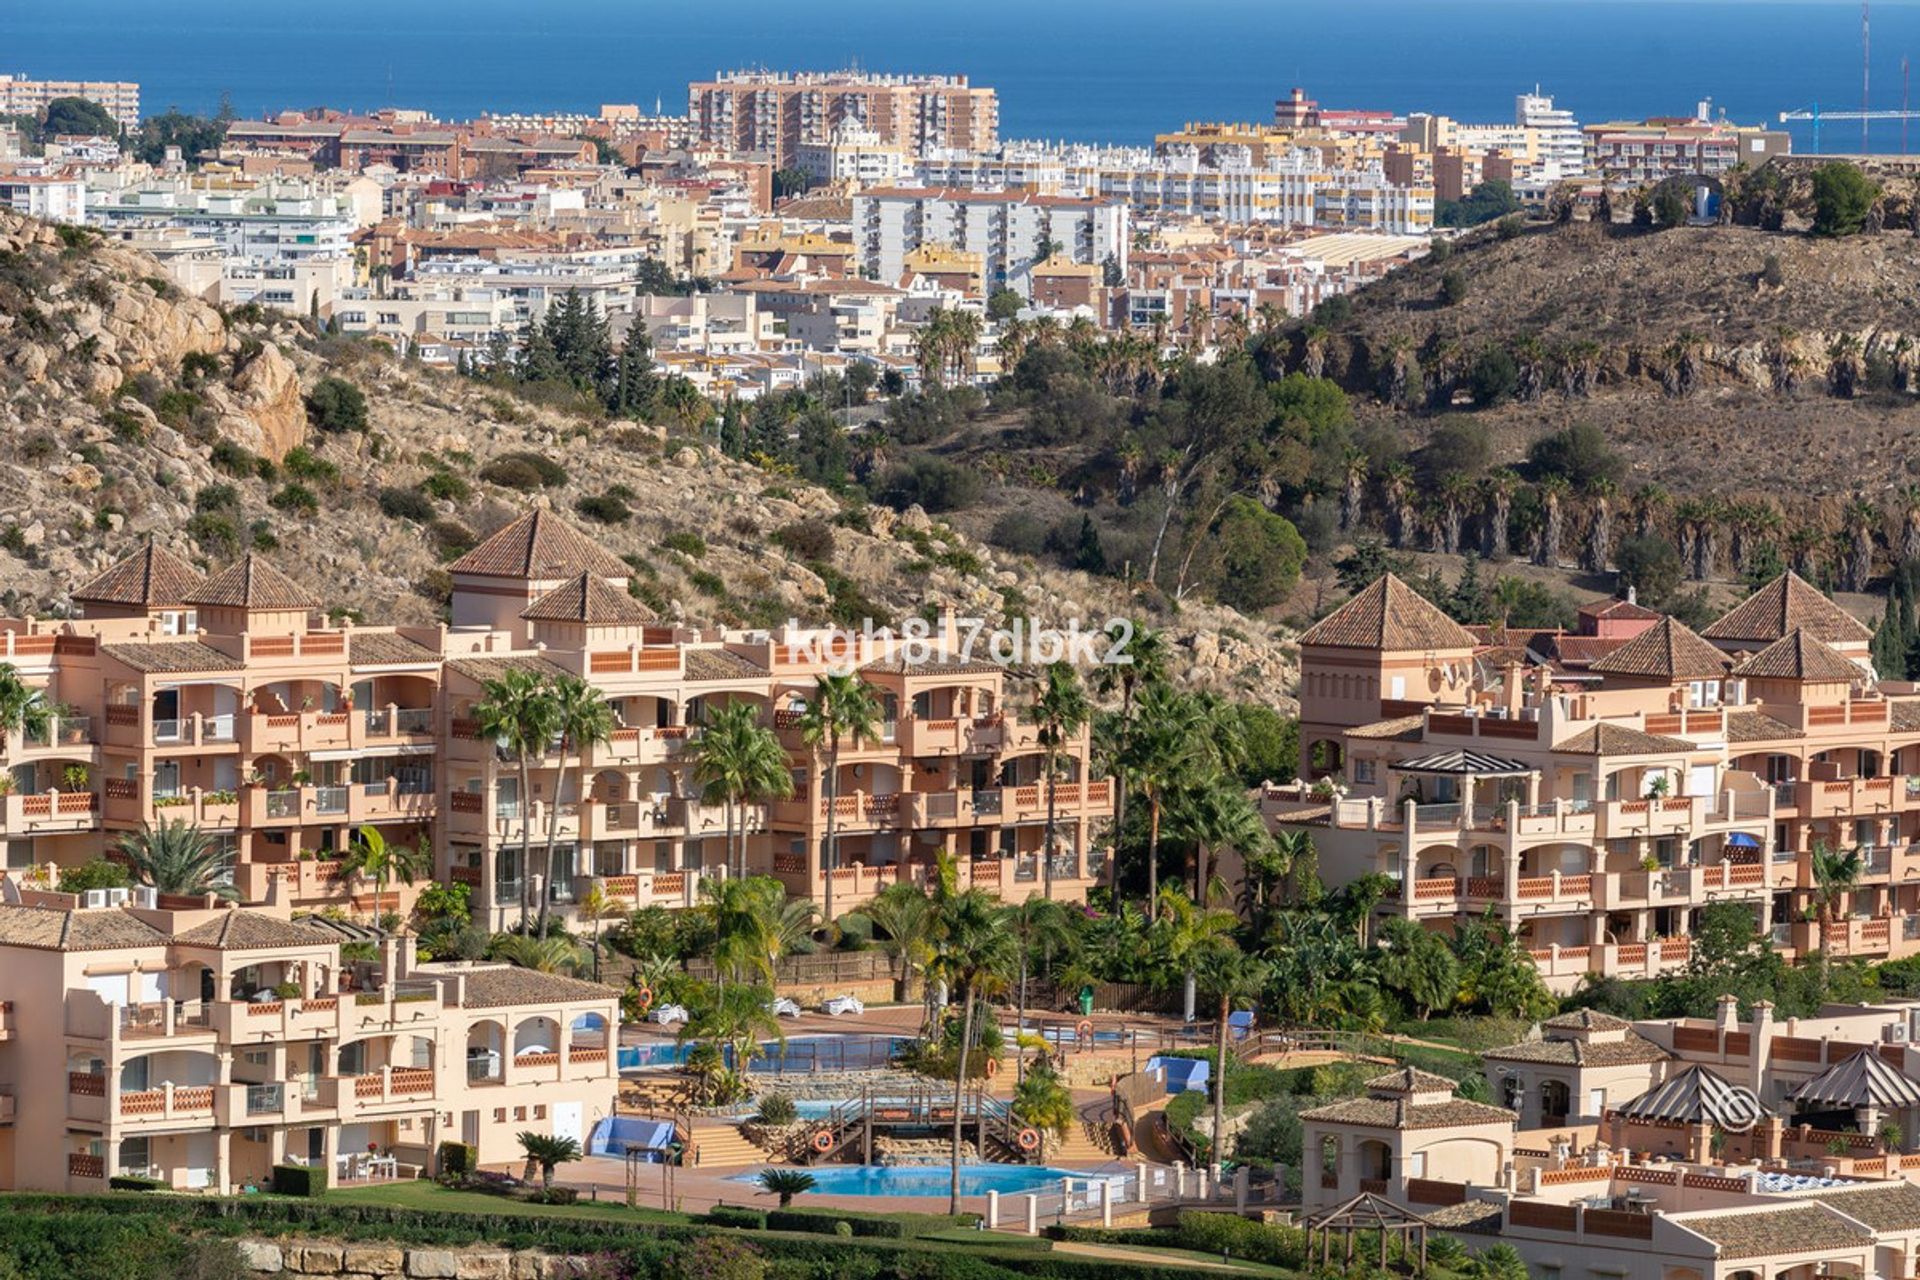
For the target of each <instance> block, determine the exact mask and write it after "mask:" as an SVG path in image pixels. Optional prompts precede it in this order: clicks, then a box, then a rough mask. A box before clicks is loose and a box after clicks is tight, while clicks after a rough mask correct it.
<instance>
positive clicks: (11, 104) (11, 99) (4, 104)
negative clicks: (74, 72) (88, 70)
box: [0, 74, 140, 130]
mask: <svg viewBox="0 0 1920 1280" xmlns="http://www.w3.org/2000/svg"><path fill="white" fill-rule="evenodd" d="M55 98H85V99H87V101H89V102H97V103H99V104H100V106H101V107H103V108H104V109H105V110H106V113H107V114H108V115H110V116H112V117H113V118H114V120H115V122H116V123H118V124H119V126H120V127H121V128H122V129H129V130H131V129H138V128H139V127H140V86H139V85H138V84H136V83H134V82H133V81H131V80H29V79H28V78H27V77H26V76H24V75H6V74H0V115H4V116H30V115H36V114H38V113H39V112H42V111H45V110H46V109H47V104H48V103H49V102H52V101H53V100H54V99H55Z"/></svg>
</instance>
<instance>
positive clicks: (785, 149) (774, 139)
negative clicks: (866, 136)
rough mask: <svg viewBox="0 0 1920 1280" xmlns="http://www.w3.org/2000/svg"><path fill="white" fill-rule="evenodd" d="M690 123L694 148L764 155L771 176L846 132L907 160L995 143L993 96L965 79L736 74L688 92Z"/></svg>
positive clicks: (690, 87) (997, 123)
mask: <svg viewBox="0 0 1920 1280" xmlns="http://www.w3.org/2000/svg"><path fill="white" fill-rule="evenodd" d="M687 115H688V118H689V121H690V126H691V130H690V131H691V133H692V134H693V136H694V138H695V139H696V140H698V141H700V142H704V143H708V144H710V145H714V146H721V147H725V148H727V149H728V150H730V151H757V152H762V153H764V154H766V155H767V156H768V157H770V158H771V159H772V161H773V167H774V168H776V169H784V168H791V167H794V166H795V165H797V164H798V163H799V161H800V149H801V148H802V147H803V146H815V147H818V146H825V145H827V144H829V143H831V142H833V140H834V137H835V135H836V133H838V132H840V131H841V130H842V129H843V128H845V129H860V130H865V131H869V132H871V134H872V135H873V136H874V138H875V139H876V141H878V142H880V143H885V144H890V145H894V146H898V147H902V148H904V149H905V150H906V152H907V154H908V156H909V157H916V156H919V155H922V154H924V153H926V152H927V151H930V150H935V149H953V150H957V151H991V150H993V148H994V147H996V146H997V145H999V138H1000V104H999V98H998V96H997V95H996V94H995V93H994V91H993V90H992V89H987V88H981V87H978V86H975V85H972V84H969V83H968V82H967V78H966V77H965V76H924V75H875V74H871V73H868V72H860V71H835V72H811V73H801V74H794V73H791V72H784V71H781V72H774V71H734V72H728V73H725V74H722V75H719V76H716V77H715V78H714V79H712V80H699V81H695V82H694V83H692V84H690V85H688V86H687Z"/></svg>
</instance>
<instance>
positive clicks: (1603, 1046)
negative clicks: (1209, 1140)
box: [1480, 1032, 1673, 1067]
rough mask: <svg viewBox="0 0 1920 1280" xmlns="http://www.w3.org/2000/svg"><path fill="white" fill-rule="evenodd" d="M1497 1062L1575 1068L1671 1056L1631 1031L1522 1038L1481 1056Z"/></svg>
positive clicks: (1630, 1063) (1608, 1065)
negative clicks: (1616, 1035)
mask: <svg viewBox="0 0 1920 1280" xmlns="http://www.w3.org/2000/svg"><path fill="white" fill-rule="evenodd" d="M1480 1056H1481V1057H1483V1058H1492V1059H1494V1060H1495V1061H1498V1062H1539V1063H1549V1064H1558V1065H1565V1066H1576V1067H1625V1066H1632V1065H1633V1064H1635V1063H1642V1062H1646V1063H1653V1062H1665V1061H1666V1060H1667V1059H1668V1058H1670V1057H1672V1056H1673V1055H1671V1054H1669V1053H1668V1052H1667V1051H1666V1050H1665V1049H1662V1048H1661V1047H1660V1046H1659V1045H1657V1044H1655V1043H1654V1042H1653V1041H1651V1040H1648V1039H1647V1038H1645V1037H1644V1036H1638V1035H1635V1034H1633V1033H1632V1032H1628V1033H1627V1037H1626V1039H1624V1040H1603V1041H1601V1042H1600V1043H1598V1044H1589V1043H1588V1042H1586V1041H1584V1040H1523V1041H1521V1042H1520V1043H1519V1044H1510V1045H1507V1046H1505V1047H1504V1048H1500V1049H1489V1050H1487V1051H1486V1052H1485V1053H1483V1054H1481V1055H1480Z"/></svg>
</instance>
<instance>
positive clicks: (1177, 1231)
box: [1047, 1209, 1306, 1267]
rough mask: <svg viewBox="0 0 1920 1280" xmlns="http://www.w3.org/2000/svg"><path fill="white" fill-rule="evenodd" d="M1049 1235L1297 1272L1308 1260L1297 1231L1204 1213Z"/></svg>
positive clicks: (1057, 1231)
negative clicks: (1167, 1223) (1171, 1221)
mask: <svg viewBox="0 0 1920 1280" xmlns="http://www.w3.org/2000/svg"><path fill="white" fill-rule="evenodd" d="M1047 1235H1048V1236H1050V1237H1051V1238H1053V1239H1055V1240H1073V1241H1078V1242H1081V1243H1084V1244H1112V1245H1124V1246H1127V1247H1130V1248H1149V1249H1151V1248H1161V1249H1187V1250H1191V1251H1192V1252H1194V1253H1205V1254H1213V1255H1218V1254H1220V1253H1223V1252H1225V1253H1228V1254H1230V1255H1231V1256H1232V1257H1235V1258H1243V1259H1245V1260H1247V1261H1249V1262H1265V1263H1269V1264H1271V1265H1273V1266H1276V1267H1298V1266H1300V1265H1302V1263H1303V1262H1304V1260H1305V1258H1306V1234H1305V1233H1304V1232H1302V1231H1300V1230H1298V1229H1297V1228H1294V1227H1282V1226H1278V1225H1274V1224H1269V1223H1265V1222H1258V1221H1255V1220H1254V1219H1252V1218H1242V1217H1240V1216H1239V1215H1238V1214H1232V1213H1204V1212H1200V1211H1198V1210H1194V1209H1186V1210H1183V1211H1182V1212H1181V1214H1180V1221H1179V1223H1178V1225H1176V1226H1173V1227H1167V1228H1153V1227H1129V1228H1106V1227H1069V1226H1052V1227H1049V1228H1047Z"/></svg>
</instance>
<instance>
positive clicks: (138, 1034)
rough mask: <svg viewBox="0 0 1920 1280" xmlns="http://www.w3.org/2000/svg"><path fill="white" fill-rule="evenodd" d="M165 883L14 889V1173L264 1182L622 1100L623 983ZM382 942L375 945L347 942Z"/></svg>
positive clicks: (4, 1154)
mask: <svg viewBox="0 0 1920 1280" xmlns="http://www.w3.org/2000/svg"><path fill="white" fill-rule="evenodd" d="M280 879H281V878H280V877H279V876H278V875H276V876H275V883H273V884H271V885H270V886H269V890H268V893H267V900H266V902H265V903H264V904H263V905H261V906H258V907H235V906H233V905H231V904H220V903H218V901H217V899H215V898H213V897H212V896H211V895H209V896H207V897H205V898H180V897H169V896H160V895H156V894H154V893H153V892H152V891H151V890H135V891H133V892H132V893H131V894H129V893H127V892H125V891H112V892H111V894H108V893H101V894H100V895H99V896H100V897H101V898H106V897H109V896H110V897H112V898H114V899H117V900H116V901H111V902H105V903H99V902H96V903H93V904H83V903H81V902H79V901H78V900H76V898H75V896H74V895H71V894H60V893H51V892H44V891H38V890H33V889H30V888H28V889H23V888H21V887H20V886H19V885H18V884H17V883H15V882H13V881H11V880H10V881H8V882H7V884H6V885H5V887H4V898H3V900H0V1002H3V1003H0V1010H4V1012H3V1013H0V1030H3V1031H4V1034H0V1122H3V1123H0V1186H4V1187H7V1188H13V1189H32V1190H45V1191H76V1192H84V1191H99V1190H103V1189H104V1188H105V1186H106V1180H107V1179H109V1178H112V1177H117V1176H122V1175H129V1176H134V1177H145V1178H152V1179H154V1180H156V1181H158V1182H160V1183H162V1184H164V1185H167V1186H170V1187H173V1188H175V1189H177V1190H209V1191H218V1192H221V1193H223V1194H224V1193H229V1192H233V1191H237V1190H239V1189H241V1188H243V1187H247V1186H254V1187H262V1188H264V1187H265V1186H266V1185H267V1184H268V1182H269V1181H270V1178H271V1170H272V1167H273V1166H274V1165H276V1164H289V1163H291V1164H307V1165H317V1166H320V1167H323V1168H325V1169H326V1170H328V1172H329V1176H330V1178H331V1180H333V1181H336V1182H337V1181H354V1180H363V1179H367V1178H373V1177H381V1176H402V1175H406V1174H409V1173H412V1172H419V1171H428V1172H431V1171H432V1170H433V1169H434V1167H435V1160H436V1148H437V1144H438V1143H440V1142H443V1141H463V1142H466V1143H469V1144H471V1145H473V1146H475V1147H477V1148H478V1151H479V1156H480V1159H481V1160H483V1161H488V1162H507V1161H511V1160H514V1159H516V1158H518V1155H519V1144H518V1142H517V1140H516V1138H515V1135H516V1134H517V1133H519V1132H522V1131H524V1130H533V1131H535V1132H541V1133H553V1134H557V1135H565V1136H573V1137H575V1138H577V1139H579V1140H580V1142H581V1143H582V1144H583V1145H585V1143H586V1142H587V1140H588V1136H589V1134H590V1133H591V1131H592V1127H593V1125H594V1124H595V1123H596V1122H597V1121H598V1120H600V1119H602V1118H603V1117H606V1116H608V1115H610V1114H612V1110H613V1101H614V1094H615V1089H616V1086H617V1070H616V1062H615V1055H614V1053H613V1043H614V1042H613V1034H614V1030H615V1028H616V1027H617V1026H618V1019H619V993H618V992H616V991H614V990H612V989H611V988H608V987H602V986H599V985H597V984H594V983H590V982H583V981H579V980H577V979H573V978H566V977H560V976H557V975H552V974H541V973H535V972H532V971H530V970H525V969H516V968H512V967H509V966H506V965H498V964H473V965H462V964H446V965H442V964H415V963H414V962H413V954H412V953H413V947H412V941H411V939H409V938H407V937H406V936H404V935H382V934H380V933H378V931H375V930H369V929H365V928H359V927H356V926H353V925H349V924H345V923H338V922H333V921H328V920H322V919H319V918H316V917H306V918H293V917H292V916H291V913H290V911H289V909H288V904H287V902H286V900H285V898H284V896H283V894H282V891H281V885H280V883H279V881H280ZM369 939H371V940H372V945H374V946H377V948H378V951H379V959H378V960H374V961H367V960H361V959H354V958H349V957H348V956H347V955H343V952H342V946H343V944H346V943H351V942H356V941H359V942H366V941H368V940H369Z"/></svg>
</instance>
